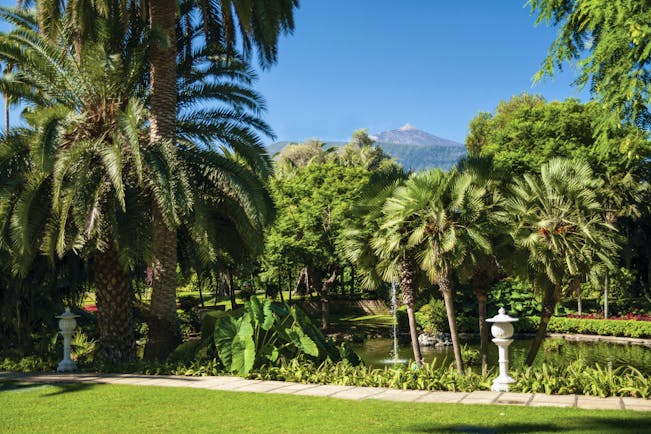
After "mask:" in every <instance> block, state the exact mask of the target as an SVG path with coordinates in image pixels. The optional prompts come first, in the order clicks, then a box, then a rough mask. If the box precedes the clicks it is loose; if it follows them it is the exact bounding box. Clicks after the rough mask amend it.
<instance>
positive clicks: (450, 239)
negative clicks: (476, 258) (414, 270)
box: [384, 170, 490, 373]
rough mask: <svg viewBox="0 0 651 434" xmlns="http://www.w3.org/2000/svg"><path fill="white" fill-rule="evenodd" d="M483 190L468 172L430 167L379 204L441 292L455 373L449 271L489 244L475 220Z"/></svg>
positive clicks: (460, 364)
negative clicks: (382, 205) (472, 252)
mask: <svg viewBox="0 0 651 434" xmlns="http://www.w3.org/2000/svg"><path fill="white" fill-rule="evenodd" d="M484 194H485V191H484V190H483V189H482V188H480V187H477V186H476V185H475V184H474V183H473V177H472V176H471V175H470V174H467V173H464V174H459V173H457V172H454V171H453V172H450V173H444V172H442V171H440V170H430V171H425V172H419V173H416V174H414V175H412V176H411V177H410V178H409V179H408V180H407V182H406V183H405V185H404V186H403V187H400V188H398V189H396V191H395V193H394V194H393V196H391V197H390V198H389V199H388V200H387V202H386V204H385V207H384V212H385V215H386V223H385V225H386V227H392V228H394V230H393V235H392V236H393V237H394V238H396V239H397V238H398V237H400V238H403V237H406V239H407V241H406V247H407V248H410V249H413V251H414V252H415V258H416V260H417V263H418V266H419V267H420V268H421V269H422V270H423V271H424V272H425V273H426V274H427V276H428V277H429V279H430V280H431V282H432V283H436V284H437V285H438V287H439V290H440V291H441V293H442V295H443V299H444V301H445V307H446V311H447V314H448V323H449V326H450V334H451V338H452V345H453V349H454V355H455V362H456V367H457V371H458V372H459V373H463V360H462V357H461V348H460V346H459V337H458V333H457V328H456V319H455V312H454V305H453V299H452V298H453V291H452V272H453V270H454V269H456V268H457V267H459V266H460V265H461V264H462V263H463V261H464V259H465V258H466V256H467V255H468V252H470V251H471V250H473V249H474V248H478V249H479V248H481V249H483V250H484V251H486V252H488V251H489V250H490V243H489V242H488V240H487V238H486V236H485V235H484V234H483V233H482V231H481V230H480V228H479V226H478V223H479V221H480V218H481V215H482V214H481V212H482V209H483V206H484V205H483V195H484Z"/></svg>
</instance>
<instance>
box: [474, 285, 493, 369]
mask: <svg viewBox="0 0 651 434" xmlns="http://www.w3.org/2000/svg"><path fill="white" fill-rule="evenodd" d="M474 284H475V295H476V296H477V312H478V314H479V338H480V347H479V350H480V353H481V372H482V374H486V372H488V342H489V336H488V326H487V325H486V317H487V313H486V303H487V302H488V289H487V288H486V287H485V285H484V283H483V282H481V281H479V279H475V282H474Z"/></svg>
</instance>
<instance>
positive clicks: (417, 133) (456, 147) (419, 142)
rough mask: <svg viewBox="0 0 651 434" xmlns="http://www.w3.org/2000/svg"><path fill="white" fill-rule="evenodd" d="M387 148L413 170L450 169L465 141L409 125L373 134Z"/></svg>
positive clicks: (462, 153)
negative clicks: (453, 139)
mask: <svg viewBox="0 0 651 434" xmlns="http://www.w3.org/2000/svg"><path fill="white" fill-rule="evenodd" d="M370 137H371V138H372V139H374V140H375V141H376V145H377V146H380V147H381V148H382V149H384V151H385V152H386V153H387V154H389V155H390V156H392V157H393V158H395V159H396V160H397V161H398V162H399V163H400V164H402V166H403V167H404V168H405V169H410V170H414V171H419V170H424V169H429V168H434V167H438V168H440V169H443V170H448V169H450V168H451V167H452V166H454V165H455V164H456V162H457V161H459V159H460V158H463V157H465V156H466V147H465V146H464V145H463V144H462V143H458V142H455V141H452V140H448V139H444V138H441V137H438V136H435V135H433V134H430V133H427V132H425V131H422V130H419V129H416V128H415V127H414V126H412V125H410V124H406V125H404V126H403V127H401V128H399V129H397V130H390V131H383V132H381V133H378V134H375V135H370ZM289 143H294V142H277V143H274V144H272V145H270V146H269V147H268V148H267V149H268V150H269V154H271V155H273V154H275V153H277V152H279V151H280V150H281V149H282V148H284V147H285V146H286V145H288V144H289ZM343 145H345V142H327V143H326V148H330V147H332V146H343Z"/></svg>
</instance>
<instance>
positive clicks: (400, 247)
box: [343, 166, 426, 365]
mask: <svg viewBox="0 0 651 434" xmlns="http://www.w3.org/2000/svg"><path fill="white" fill-rule="evenodd" d="M404 179H405V173H404V172H403V171H402V169H398V168H397V167H396V166H388V167H386V168H385V169H384V170H381V171H378V172H376V173H374V174H373V176H372V177H371V179H370V180H369V183H368V187H367V188H366V189H365V191H364V192H363V193H362V195H363V197H364V198H365V199H363V200H362V201H361V202H360V203H359V204H358V205H357V207H356V208H355V209H354V211H353V212H354V215H355V217H356V218H353V219H351V220H350V222H349V226H348V227H346V228H345V229H344V232H343V239H344V250H345V252H346V256H347V258H348V260H349V261H351V262H352V263H353V264H354V265H355V267H356V269H357V271H358V272H359V274H360V276H361V278H362V280H361V284H362V286H363V287H364V288H366V289H371V290H373V289H377V288H378V287H379V286H380V285H381V284H382V283H383V282H396V281H397V282H398V283H399V288H400V292H401V294H402V299H403V304H404V305H405V306H407V317H408V320H409V334H410V337H411V346H412V351H413V354H414V361H415V362H416V363H417V364H419V365H421V364H422V363H423V360H422V356H421V352H420V345H419V343H418V331H417V328H416V317H415V304H416V299H417V295H418V288H419V287H421V286H422V285H423V283H424V282H425V280H426V279H425V278H424V277H425V276H424V275H423V273H421V272H419V271H420V270H419V269H418V267H417V266H416V265H415V260H414V257H413V250H411V249H409V248H408V247H407V238H406V236H404V235H405V234H406V232H404V231H403V232H402V233H400V229H398V232H396V227H395V225H393V224H387V218H388V216H387V215H386V214H385V213H384V209H385V205H386V202H387V200H388V199H389V198H390V197H392V195H393V194H394V192H395V191H396V189H397V188H399V186H400V185H401V184H402V182H404ZM400 234H402V235H403V236H402V237H401V236H400Z"/></svg>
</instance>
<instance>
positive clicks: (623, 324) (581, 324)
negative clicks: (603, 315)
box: [547, 317, 651, 338]
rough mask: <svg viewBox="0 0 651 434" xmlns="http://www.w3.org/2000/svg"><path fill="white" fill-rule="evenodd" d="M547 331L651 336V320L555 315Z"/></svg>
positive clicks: (638, 336)
mask: <svg viewBox="0 0 651 434" xmlns="http://www.w3.org/2000/svg"><path fill="white" fill-rule="evenodd" d="M547 331H549V332H551V333H580V334H589V335H601V336H621V337H629V338H651V322H650V321H627V320H608V319H581V318H560V317H554V318H552V319H551V320H550V322H549V325H548V327H547Z"/></svg>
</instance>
